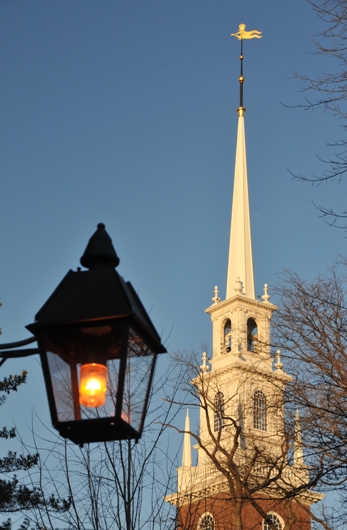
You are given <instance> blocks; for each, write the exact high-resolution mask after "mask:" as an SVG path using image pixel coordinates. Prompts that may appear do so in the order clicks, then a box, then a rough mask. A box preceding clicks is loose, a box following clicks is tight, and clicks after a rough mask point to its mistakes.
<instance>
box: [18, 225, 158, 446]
mask: <svg viewBox="0 0 347 530" xmlns="http://www.w3.org/2000/svg"><path fill="white" fill-rule="evenodd" d="M81 264H82V265H83V266H84V267H86V268H87V269H88V270H81V269H78V270H77V271H76V272H73V271H71V270H70V271H69V272H68V273H67V275H66V276H65V278H64V279H63V280H62V282H61V283H60V285H59V286H58V287H57V289H56V290H55V291H54V293H53V294H52V295H51V296H50V298H49V299H48V300H47V302H46V303H45V304H44V306H43V307H42V308H41V309H40V311H39V312H38V313H37V315H36V317H35V322H34V323H33V324H30V325H29V326H27V327H28V329H29V330H30V331H31V332H32V333H33V334H34V335H35V337H36V338H37V341H38V345H39V350H40V356H41V362H42V369H43V373H44V378H45V384H46V389H47V395H48V401H49V406H50V412H51V418H52V424H53V426H54V427H55V428H56V429H57V430H58V431H59V433H60V434H61V435H62V436H63V437H66V438H69V439H70V440H72V441H73V442H75V443H78V444H81V445H82V444H84V443H88V442H98V441H109V440H121V439H131V438H135V439H138V438H140V436H141V432H142V429H143V424H144V419H145V414H146V410H147V404H148V399H149V394H150V388H151V383H152V379H153V374H154V369H155V364H156V358H157V354H159V353H165V352H166V350H165V348H164V346H163V345H162V344H161V341H160V337H159V335H158V334H157V332H156V330H155V328H154V326H153V324H152V322H151V320H150V318H149V316H148V314H147V313H146V311H145V309H144V307H143V305H142V303H141V301H140V299H139V297H138V296H137V294H136V292H135V291H134V289H133V287H132V286H131V284H130V283H129V282H125V281H124V280H123V278H122V277H121V276H120V275H119V274H118V272H117V271H116V270H115V267H117V265H118V264H119V259H118V257H117V254H116V252H115V250H114V247H113V245H112V241H111V239H110V237H109V235H108V234H107V232H106V230H105V226H104V225H103V224H102V223H100V224H99V225H98V228H97V231H96V232H95V234H94V235H93V236H92V237H91V239H90V241H89V243H88V245H87V248H86V250H85V252H84V254H83V256H82V258H81Z"/></svg>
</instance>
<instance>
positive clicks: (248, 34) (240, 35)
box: [231, 24, 262, 40]
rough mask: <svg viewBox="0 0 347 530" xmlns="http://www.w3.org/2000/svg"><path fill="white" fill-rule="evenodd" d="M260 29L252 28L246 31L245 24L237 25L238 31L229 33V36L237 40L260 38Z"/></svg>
mask: <svg viewBox="0 0 347 530" xmlns="http://www.w3.org/2000/svg"><path fill="white" fill-rule="evenodd" d="M261 33H262V32H261V31H258V30H257V29H252V30H251V31H246V24H240V25H239V31H238V32H237V33H231V37H236V38H237V39H239V40H244V39H261V36H262V35H261Z"/></svg>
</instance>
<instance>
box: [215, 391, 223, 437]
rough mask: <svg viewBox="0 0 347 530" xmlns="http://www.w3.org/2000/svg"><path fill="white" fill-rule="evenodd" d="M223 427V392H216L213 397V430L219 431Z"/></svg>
mask: <svg viewBox="0 0 347 530" xmlns="http://www.w3.org/2000/svg"><path fill="white" fill-rule="evenodd" d="M223 427H224V394H223V392H217V394H216V395H215V397H214V431H215V432H217V431H221V430H222V429H223Z"/></svg>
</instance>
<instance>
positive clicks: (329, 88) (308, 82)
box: [295, 0, 347, 228]
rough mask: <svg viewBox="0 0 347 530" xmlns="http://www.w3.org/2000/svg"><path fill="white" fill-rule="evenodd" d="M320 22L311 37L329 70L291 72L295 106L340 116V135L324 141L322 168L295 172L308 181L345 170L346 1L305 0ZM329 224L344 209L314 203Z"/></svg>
mask: <svg viewBox="0 0 347 530" xmlns="http://www.w3.org/2000/svg"><path fill="white" fill-rule="evenodd" d="M307 1H308V3H309V4H310V5H311V6H312V8H313V10H314V11H315V12H316V13H317V15H318V17H319V19H320V20H321V21H322V22H323V29H322V30H321V31H319V32H318V34H317V35H316V37H313V44H314V47H315V53H316V54H318V55H321V56H323V57H327V58H329V60H330V65H331V70H330V71H329V72H328V73H321V74H319V75H317V76H316V77H309V76H307V75H305V74H301V73H298V72H295V76H296V77H297V78H298V79H299V80H300V83H301V89H302V91H303V92H304V93H305V96H306V100H305V101H304V102H303V103H302V104H299V105H298V106H299V107H302V108H304V109H305V110H308V109H321V110H323V111H329V112H331V113H332V115H333V116H336V117H338V118H340V119H341V126H342V130H343V134H342V138H341V139H338V140H336V141H332V142H330V143H328V146H329V147H330V148H331V149H332V150H333V155H332V156H331V157H329V158H328V159H327V160H323V162H324V163H325V166H326V169H325V170H323V172H322V173H321V174H319V175H312V176H307V175H295V177H296V178H298V179H300V180H303V181H306V182H309V183H311V184H321V183H323V182H328V181H331V180H334V179H338V180H340V181H341V180H342V179H343V178H344V177H345V176H346V173H347V140H346V139H345V135H346V131H347V121H346V119H347V106H346V103H347V5H346V2H345V0H307ZM316 207H317V208H318V210H319V211H320V212H321V214H322V215H323V216H325V217H327V219H328V222H329V224H333V225H334V226H338V227H342V228H346V226H347V221H346V219H347V211H341V212H337V211H335V210H334V209H332V208H330V207H325V206H321V205H316Z"/></svg>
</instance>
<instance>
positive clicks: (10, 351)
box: [0, 337, 39, 366]
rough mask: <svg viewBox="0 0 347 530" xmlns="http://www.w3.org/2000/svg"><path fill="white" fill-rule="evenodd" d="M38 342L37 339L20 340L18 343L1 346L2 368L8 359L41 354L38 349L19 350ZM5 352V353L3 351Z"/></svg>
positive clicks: (0, 361)
mask: <svg viewBox="0 0 347 530" xmlns="http://www.w3.org/2000/svg"><path fill="white" fill-rule="evenodd" d="M33 342H36V338H35V337H30V338H29V339H24V340H19V341H17V342H8V343H7V344H0V358H1V360H0V366H2V365H3V364H4V362H5V361H6V359H16V358H19V357H29V355H36V354H37V353H39V349H38V348H25V349H23V350H20V349H17V348H20V347H21V346H26V345H27V344H32V343H33ZM3 350H4V351H3Z"/></svg>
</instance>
